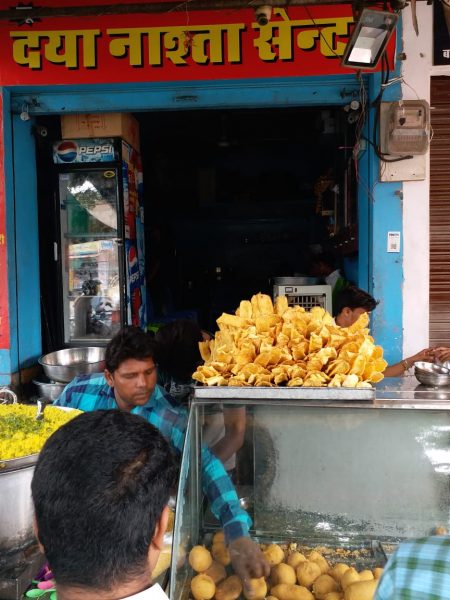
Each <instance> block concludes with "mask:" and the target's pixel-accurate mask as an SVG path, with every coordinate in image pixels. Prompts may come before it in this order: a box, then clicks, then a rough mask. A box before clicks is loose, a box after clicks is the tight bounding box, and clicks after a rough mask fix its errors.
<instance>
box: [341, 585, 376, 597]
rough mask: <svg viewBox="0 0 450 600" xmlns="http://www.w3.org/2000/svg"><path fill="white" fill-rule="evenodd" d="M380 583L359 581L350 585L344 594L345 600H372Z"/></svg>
mask: <svg viewBox="0 0 450 600" xmlns="http://www.w3.org/2000/svg"><path fill="white" fill-rule="evenodd" d="M377 585H378V581H377V580H372V581H357V582H355V583H352V584H351V585H349V586H348V587H347V588H346V590H345V593H344V598H345V600H372V599H373V597H374V596H375V590H376V589H377Z"/></svg>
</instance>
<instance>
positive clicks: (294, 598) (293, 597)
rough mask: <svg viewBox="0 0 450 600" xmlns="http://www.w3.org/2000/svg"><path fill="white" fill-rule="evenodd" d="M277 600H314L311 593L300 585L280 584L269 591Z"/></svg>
mask: <svg viewBox="0 0 450 600" xmlns="http://www.w3.org/2000/svg"><path fill="white" fill-rule="evenodd" d="M270 593H271V594H272V595H273V596H275V598H278V600H314V596H313V595H312V594H311V592H310V591H309V590H308V589H307V588H305V587H303V586H301V585H295V584H292V585H289V584H287V583H280V584H279V585H276V586H275V587H273V588H272V589H271V590H270Z"/></svg>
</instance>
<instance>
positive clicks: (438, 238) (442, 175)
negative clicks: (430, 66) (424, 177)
mask: <svg viewBox="0 0 450 600" xmlns="http://www.w3.org/2000/svg"><path fill="white" fill-rule="evenodd" d="M431 106H432V110H431V125H432V127H433V132H434V135H433V140H432V143H431V146H430V345H432V346H437V345H444V346H450V175H449V174H450V77H432V79H431ZM417 284H418V285H419V284H420V282H417Z"/></svg>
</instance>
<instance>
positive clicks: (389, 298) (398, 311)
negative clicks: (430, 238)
mask: <svg viewBox="0 0 450 600" xmlns="http://www.w3.org/2000/svg"><path fill="white" fill-rule="evenodd" d="M380 83H381V77H380V74H378V73H377V74H374V75H373V76H371V77H370V82H369V97H370V98H376V97H377V95H378V92H379V90H380ZM399 94H400V88H399V86H398V85H393V86H390V87H388V88H386V90H385V92H384V94H383V101H392V100H396V99H398V98H399V97H400V96H399ZM374 118H375V109H374V108H371V110H370V115H369V134H370V135H372V131H373V122H374ZM379 173H380V160H379V159H378V157H377V156H376V154H375V153H374V152H371V155H370V165H369V180H368V183H369V185H368V190H367V196H368V205H369V235H370V236H371V244H370V246H371V254H372V256H371V260H370V259H369V264H371V265H372V268H371V273H370V280H369V292H370V293H371V294H372V295H373V296H374V297H375V298H376V299H377V300H379V301H380V303H379V305H378V306H377V308H376V309H375V311H374V312H373V315H372V317H371V329H372V334H373V336H374V338H375V342H376V343H377V344H380V345H381V346H383V348H384V356H385V358H386V360H387V361H388V362H389V363H394V362H398V361H399V360H400V359H401V358H402V346H403V323H402V313H403V297H402V294H403V290H402V282H403V255H402V252H399V253H393V252H388V251H387V237H388V232H389V231H398V232H400V239H401V240H402V238H403V214H402V200H401V190H402V184H401V182H392V183H390V182H389V183H381V182H380V176H379ZM400 247H401V248H402V247H403V244H402V243H401V246H400Z"/></svg>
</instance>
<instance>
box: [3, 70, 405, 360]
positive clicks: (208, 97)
mask: <svg viewBox="0 0 450 600" xmlns="http://www.w3.org/2000/svg"><path fill="white" fill-rule="evenodd" d="M375 78H376V76H370V77H369V79H370V80H371V83H370V92H371V94H375V95H376V93H377V89H376V83H377V82H376V81H374V79H375ZM358 88H359V83H358V81H357V80H356V77H355V76H354V75H349V76H342V77H330V78H314V77H310V78H303V79H298V80H292V79H288V80H277V81H274V80H267V81H264V80H262V81H261V80H259V81H241V80H240V81H215V82H198V83H197V82H196V83H174V84H172V85H169V84H139V85H135V84H133V85H121V86H115V87H114V88H112V87H111V86H89V87H86V88H84V89H80V88H71V87H68V86H61V87H51V88H33V89H28V90H27V89H24V88H14V89H12V90H11V92H12V103H11V107H12V110H13V112H14V113H15V114H16V115H18V114H19V113H20V112H21V110H22V106H23V104H24V102H27V103H28V104H29V106H30V113H31V114H33V115H34V114H36V115H37V114H61V113H63V114H64V113H70V112H72V113H73V112H99V111H102V112H105V111H106V112H108V111H127V112H138V111H145V110H186V109H192V110H196V109H205V108H221V107H229V108H231V107H250V106H255V107H265V106H273V107H275V106H276V107H283V106H296V105H297V106H312V105H322V106H326V105H343V104H346V103H347V102H348V93H349V92H350V93H351V92H352V91H353V90H356V91H357V90H358ZM372 97H374V96H372ZM369 99H370V95H369ZM371 118H373V115H371ZM13 124H14V171H15V176H16V177H15V189H14V197H15V204H16V205H15V215H16V222H17V223H20V227H17V228H16V239H15V245H14V244H10V243H9V244H8V251H9V252H14V247H15V248H16V253H17V264H18V269H17V307H18V310H17V313H16V315H15V317H14V315H13V320H12V321H11V323H12V328H13V327H15V326H16V325H17V329H18V336H17V339H18V341H17V346H18V349H17V353H16V354H17V357H18V360H19V362H20V364H21V365H22V366H24V365H26V364H28V363H29V362H33V361H34V360H35V359H36V357H37V356H38V355H39V353H40V310H39V265H38V252H37V247H38V245H37V242H38V231H37V230H38V226H37V211H36V206H37V205H36V201H37V200H36V185H35V181H36V173H35V170H36V165H35V154H34V142H33V138H32V135H31V130H30V124H29V122H28V125H27V124H26V123H25V124H24V123H23V122H22V121H20V119H19V118H18V116H15V117H14V123H13ZM361 173H362V174H363V175H364V177H366V180H367V186H362V185H361V186H360V192H359V203H360V215H359V226H360V242H359V246H360V259H359V265H358V282H359V285H360V286H361V287H364V288H365V289H368V290H369V291H370V292H372V293H373V294H374V295H375V297H377V298H382V299H383V302H382V303H381V304H380V306H379V307H378V308H377V310H376V311H375V314H374V318H373V333H374V336H375V338H376V341H377V343H380V344H381V345H383V346H385V348H386V356H387V358H388V360H390V361H391V362H392V361H393V360H398V359H399V358H400V357H401V356H400V354H399V353H400V352H401V343H402V336H401V320H402V302H401V290H400V286H401V281H402V267H401V256H399V255H392V254H391V255H387V253H386V251H385V250H386V233H387V231H388V230H398V231H401V206H400V200H399V198H398V197H397V196H395V194H394V192H395V190H396V189H398V188H399V187H400V186H399V184H397V185H396V184H376V181H377V179H378V159H375V158H374V154H373V151H372V150H371V148H369V147H367V148H366V150H365V151H364V152H362V155H361ZM369 190H370V192H369ZM8 203H9V201H8ZM9 209H10V206H9V204H8V210H9ZM372 240H373V243H372ZM11 261H12V262H13V257H11ZM12 283H14V282H12ZM13 301H14V300H13V297H12V302H13ZM12 366H13V368H15V367H16V366H17V362H16V361H14V362H13V365H12Z"/></svg>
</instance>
